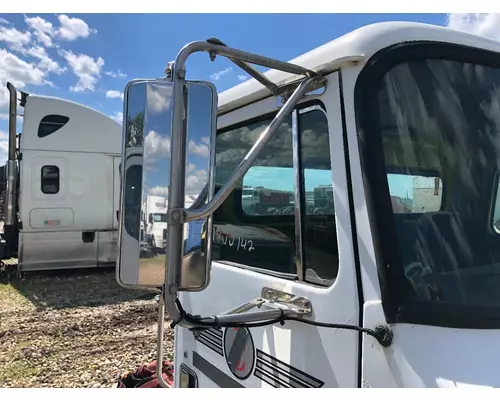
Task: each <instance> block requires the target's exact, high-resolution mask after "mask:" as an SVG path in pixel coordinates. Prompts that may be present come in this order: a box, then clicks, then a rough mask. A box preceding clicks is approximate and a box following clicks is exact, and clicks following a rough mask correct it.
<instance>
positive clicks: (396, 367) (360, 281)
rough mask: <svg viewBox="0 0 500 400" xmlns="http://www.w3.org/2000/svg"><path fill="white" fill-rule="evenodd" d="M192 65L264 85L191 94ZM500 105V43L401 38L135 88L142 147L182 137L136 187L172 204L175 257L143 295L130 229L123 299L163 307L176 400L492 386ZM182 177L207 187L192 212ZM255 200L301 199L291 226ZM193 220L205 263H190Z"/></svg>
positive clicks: (393, 34)
mask: <svg viewBox="0 0 500 400" xmlns="http://www.w3.org/2000/svg"><path fill="white" fill-rule="evenodd" d="M200 51H201V52H206V53H208V54H209V56H210V58H211V59H212V60H213V59H214V58H216V57H218V56H224V57H228V58H229V59H230V60H232V61H233V62H234V63H235V64H236V65H238V66H239V67H241V68H243V69H244V70H245V71H247V73H249V74H250V75H252V77H253V78H254V79H251V80H249V81H247V82H244V83H242V84H240V85H238V86H236V87H234V88H232V89H229V90H227V91H225V92H223V93H221V94H217V93H216V89H215V88H214V87H213V85H211V84H209V83H207V82H202V81H187V80H185V78H184V77H185V73H186V70H185V66H186V65H187V60H188V58H189V56H190V55H191V54H192V53H194V52H200ZM250 63H253V64H257V65H261V66H264V67H268V68H270V69H271V70H270V71H268V72H266V73H265V74H261V73H259V72H257V71H256V70H255V69H253V67H251V66H250ZM499 87H500V43H499V42H496V41H493V40H489V39H485V38H482V37H478V36H474V35H471V34H466V33H460V32H456V31H453V30H450V29H448V28H444V27H437V26H431V25H425V24H417V23H406V22H393V23H380V24H374V25H369V26H365V27H362V28H360V29H358V30H356V31H354V32H351V33H349V34H347V35H345V36H342V37H340V38H338V39H335V40H333V41H332V42H329V43H326V44H325V45H323V46H321V47H318V48H316V49H314V50H312V51H310V52H308V53H306V54H304V55H301V56H299V57H297V58H296V59H294V60H292V61H290V62H281V61H278V60H274V59H272V58H268V57H263V56H260V55H256V54H251V53H247V52H245V51H242V50H237V49H232V48H230V47H227V46H226V45H225V44H224V43H222V42H220V41H219V40H217V39H210V40H207V41H200V42H194V43H190V44H188V45H186V46H185V47H184V48H183V49H182V50H181V51H180V52H179V54H178V56H177V58H176V60H175V62H173V63H171V64H169V67H168V69H167V76H166V77H165V78H161V79H153V80H137V81H132V82H130V83H129V84H128V85H127V87H126V89H125V112H124V115H125V117H126V118H128V119H129V120H131V119H132V118H133V117H134V115H136V114H135V113H136V112H137V111H136V109H137V106H136V103H137V102H138V101H139V100H140V99H144V100H142V102H141V110H142V111H141V112H145V113H146V114H147V115H148V118H147V120H148V122H147V123H145V124H144V128H143V130H142V131H143V133H144V134H146V133H147V132H149V130H150V129H153V128H154V127H155V126H160V125H159V124H160V122H161V123H162V124H163V125H162V126H169V127H170V129H166V130H164V131H163V138H164V139H165V140H166V139H168V140H169V141H170V143H171V152H170V153H169V154H168V155H165V157H164V158H163V159H162V160H158V164H157V166H161V167H158V168H160V169H161V171H160V172H158V171H153V170H152V169H151V168H144V169H143V176H144V179H146V180H147V181H148V182H149V181H154V184H155V185H157V184H158V183H157V180H158V179H159V180H162V184H164V185H166V186H167V187H168V188H169V190H168V192H169V198H168V213H167V233H168V239H167V254H166V257H165V263H162V265H161V266H159V267H158V271H160V273H161V274H160V275H161V279H158V281H156V282H155V284H146V283H145V282H146V281H143V280H142V278H141V274H140V273H138V271H141V269H142V268H143V265H142V264H141V262H140V260H139V258H138V257H136V247H135V246H136V245H135V239H134V235H133V233H129V230H127V229H121V231H120V243H121V251H120V254H119V257H118V268H117V280H118V282H119V283H120V284H121V285H123V286H125V287H129V288H141V289H144V288H146V289H149V290H151V291H156V292H158V293H160V294H161V296H160V307H159V325H158V329H159V334H158V359H159V360H161V359H162V358H163V346H162V344H163V329H164V319H165V314H168V316H169V317H170V318H171V319H172V321H173V323H172V326H175V347H174V363H175V379H174V382H175V386H176V387H190V388H195V387H203V388H210V387H214V388H215V387H225V388H228V387H231V388H232V387H247V388H267V387H274V388H281V387H290V388H332V387H355V388H356V387H465V386H478V387H497V386H498V384H499V382H500V378H499V377H498V373H497V372H496V369H495V368H494V365H496V364H497V359H498V357H499V356H500V312H499V311H500V291H499V290H498V286H497V283H499V282H500V280H499V281H498V282H497V277H500V231H499V230H498V228H497V227H496V226H495V222H496V220H497V219H498V218H497V217H496V216H497V215H498V210H496V208H495V207H496V204H498V202H497V196H498V195H497V192H498V182H499V171H500V145H499V143H500V124H499V118H498V115H499V110H500V101H499V98H500V97H499V92H498V88H499ZM152 92H155V93H160V94H161V96H163V97H155V98H157V99H159V98H161V99H162V103H161V104H168V105H169V106H168V107H165V110H164V112H163V114H162V115H161V116H158V115H156V114H155V112H156V111H157V109H158V107H155V104H156V103H154V102H153V101H151V102H150V101H149V100H148V98H149V97H148V96H147V95H148V94H149V93H152ZM153 97H154V96H151V98H153ZM156 106H158V104H156ZM149 116H151V118H149ZM124 133H125V135H129V133H127V131H125V132H124ZM190 141H193V142H194V143H195V144H196V145H205V146H207V150H208V151H207V152H206V153H205V154H206V156H205V158H203V157H201V156H200V153H199V152H198V153H196V154H195V153H192V152H190V151H189V147H191V146H187V143H188V142H190ZM189 165H194V166H196V173H197V175H196V176H198V177H200V176H204V177H205V182H206V187H205V190H204V191H202V192H201V194H200V196H199V199H198V200H197V201H196V202H195V203H196V204H194V205H192V206H191V207H190V208H186V207H184V203H183V199H184V194H185V191H186V187H187V186H188V183H189V182H190V178H189V176H190V175H189V172H190V169H189V168H188V166H189ZM193 169H194V167H193V168H191V171H192V170H193ZM200 171H204V172H205V174H204V175H203V174H202V173H201V172H200ZM160 174H161V176H160ZM132 184H134V181H133V180H126V179H125V180H124V181H123V187H126V186H127V185H132ZM255 186H263V187H266V188H268V189H272V190H280V191H286V190H290V191H291V192H292V193H293V199H294V201H293V207H292V208H291V210H290V209H287V210H286V211H285V209H283V210H277V209H274V208H272V207H270V208H269V209H268V210H267V212H259V213H253V212H252V211H251V210H249V209H248V208H247V207H244V206H245V203H244V200H243V197H242V195H243V193H244V191H245V190H246V189H245V188H248V187H255ZM329 188H330V189H329ZM315 194H316V199H317V201H318V202H319V203H318V205H317V206H315V205H314V199H315ZM328 196H329V199H328ZM396 205H397V206H396ZM123 206H125V207H126V204H125V205H124V204H122V207H123ZM264 211H265V210H264ZM495 218H496V219H495ZM195 221H203V224H202V228H201V229H202V235H201V236H200V238H201V239H200V240H199V242H198V245H195V244H191V245H190V246H182V243H184V240H185V238H184V237H183V226H184V225H186V224H190V228H191V227H192V226H193V225H191V224H192V223H193V222H195ZM131 232H132V231H131ZM207 232H208V234H207V235H205V236H204V233H207ZM189 237H191V229H190V233H189ZM203 238H204V239H203ZM148 282H151V281H150V280H149V281H148ZM163 384H165V382H163Z"/></svg>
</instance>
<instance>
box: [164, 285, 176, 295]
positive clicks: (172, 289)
mask: <svg viewBox="0 0 500 400" xmlns="http://www.w3.org/2000/svg"><path fill="white" fill-rule="evenodd" d="M165 288H166V292H167V293H168V294H176V293H177V285H176V284H175V283H172V284H170V285H165Z"/></svg>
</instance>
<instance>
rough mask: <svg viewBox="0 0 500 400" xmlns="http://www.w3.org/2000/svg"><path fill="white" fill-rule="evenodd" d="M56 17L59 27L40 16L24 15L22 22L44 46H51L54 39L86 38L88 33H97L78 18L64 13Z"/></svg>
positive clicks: (71, 39)
mask: <svg viewBox="0 0 500 400" xmlns="http://www.w3.org/2000/svg"><path fill="white" fill-rule="evenodd" d="M57 18H58V21H59V27H57V28H55V27H54V25H53V24H52V23H51V22H49V21H47V20H45V19H43V18H42V17H31V18H30V17H27V16H26V15H25V16H24V22H26V25H28V27H29V29H31V30H32V31H33V34H34V35H35V37H36V39H37V40H38V41H39V42H40V43H42V44H43V45H44V46H45V47H52V46H53V43H52V42H53V40H54V39H61V40H65V41H73V40H76V39H79V38H87V37H89V36H90V34H92V33H97V31H96V30H95V29H91V28H90V27H89V25H88V24H87V23H86V22H85V21H84V20H82V19H80V18H71V17H68V16H67V15H65V14H62V15H58V16H57ZM28 33H29V32H28Z"/></svg>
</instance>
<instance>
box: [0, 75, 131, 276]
mask: <svg viewBox="0 0 500 400" xmlns="http://www.w3.org/2000/svg"><path fill="white" fill-rule="evenodd" d="M7 88H8V90H9V91H10V118H9V149H8V161H7V164H6V167H5V168H4V169H3V171H4V176H2V177H1V178H2V180H3V181H4V182H5V185H4V186H6V188H5V198H4V207H5V212H4V215H5V220H4V230H3V233H2V234H1V239H0V259H9V258H12V257H14V258H18V267H19V270H20V271H40V270H49V269H68V268H84V267H96V266H110V265H114V264H115V262H116V254H117V236H118V210H119V195H120V175H119V174H120V171H119V166H120V163H121V149H122V135H121V132H122V128H121V126H120V124H118V123H117V122H116V121H114V120H113V119H112V118H110V117H108V116H106V115H104V114H102V113H100V112H98V111H96V110H93V109H90V108H88V107H86V106H83V105H81V104H77V103H74V102H71V101H68V100H64V99H59V98H53V97H46V96H35V95H28V94H26V93H21V96H20V97H21V100H20V105H21V107H24V111H23V128H22V133H21V134H19V135H18V134H17V129H16V118H17V114H18V112H17V109H18V104H17V102H18V93H17V91H16V89H15V88H14V86H13V85H12V84H10V83H7Z"/></svg>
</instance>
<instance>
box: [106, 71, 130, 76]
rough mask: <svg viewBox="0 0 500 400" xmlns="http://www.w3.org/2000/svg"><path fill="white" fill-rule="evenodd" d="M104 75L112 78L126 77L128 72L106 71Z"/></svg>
mask: <svg viewBox="0 0 500 400" xmlns="http://www.w3.org/2000/svg"><path fill="white" fill-rule="evenodd" d="M103 73H104V75H106V76H110V77H111V78H126V77H127V74H124V73H123V72H122V71H120V70H118V71H116V72H114V71H104V72H103Z"/></svg>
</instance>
